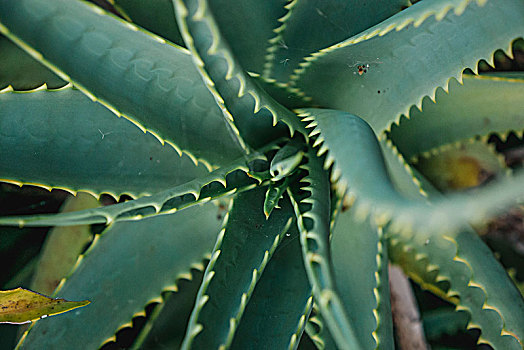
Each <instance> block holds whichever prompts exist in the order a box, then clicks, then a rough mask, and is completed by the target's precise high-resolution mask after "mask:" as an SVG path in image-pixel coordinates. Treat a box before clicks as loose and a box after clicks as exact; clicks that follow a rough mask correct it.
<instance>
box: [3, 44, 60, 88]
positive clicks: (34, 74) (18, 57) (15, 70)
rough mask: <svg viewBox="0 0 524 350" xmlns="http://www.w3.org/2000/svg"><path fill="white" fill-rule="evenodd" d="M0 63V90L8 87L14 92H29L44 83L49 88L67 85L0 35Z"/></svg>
mask: <svg viewBox="0 0 524 350" xmlns="http://www.w3.org/2000/svg"><path fill="white" fill-rule="evenodd" d="M0 62H2V65H1V67H0V90H2V89H4V88H6V87H7V86H9V85H11V86H12V87H13V89H15V90H31V89H35V88H37V87H39V86H42V85H43V84H44V83H45V84H47V86H48V87H50V88H58V87H61V86H64V85H66V84H67V83H66V82H64V81H63V80H62V79H60V78H59V77H58V76H56V75H55V74H54V73H53V72H51V71H50V70H49V69H47V68H46V67H45V66H43V65H42V64H41V63H39V62H38V61H36V60H35V59H34V58H32V57H31V56H29V55H28V54H27V53H26V52H24V50H22V49H20V48H19V47H18V46H16V45H15V44H13V43H12V42H11V41H10V40H8V39H7V38H6V37H4V36H3V35H0Z"/></svg>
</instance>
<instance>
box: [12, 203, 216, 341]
mask: <svg viewBox="0 0 524 350" xmlns="http://www.w3.org/2000/svg"><path fill="white" fill-rule="evenodd" d="M217 213H218V207H216V206H215V205H214V204H212V203H210V204H205V205H203V206H196V207H193V208H191V209H188V210H187V211H185V212H181V213H178V214H177V215H169V216H163V217H157V218H151V219H148V220H144V221H140V222H132V223H118V224H115V225H113V226H110V227H109V228H108V229H107V230H106V232H105V233H104V234H103V235H102V236H99V237H98V238H97V239H96V240H95V241H94V242H93V243H92V245H91V247H90V248H89V250H88V251H87V252H86V253H85V255H84V256H82V257H81V259H79V261H78V262H77V267H76V269H75V271H74V272H73V274H72V275H71V276H70V277H69V278H67V280H66V281H65V283H64V284H63V285H62V286H61V288H60V289H59V291H60V295H61V296H63V297H65V298H70V299H73V298H75V299H78V298H83V297H89V299H90V300H92V303H91V304H90V306H89V307H88V308H83V309H79V310H78V311H77V312H72V313H70V314H66V315H63V316H64V317H60V318H58V317H57V318H55V319H49V320H46V321H50V322H42V323H40V322H39V323H37V324H36V326H35V327H33V328H31V329H30V330H29V333H28V335H27V336H26V337H25V339H24V340H23V342H22V345H21V349H31V348H35V347H38V348H96V347H99V346H100V345H101V344H102V343H104V342H106V341H109V340H110V339H112V338H113V335H114V334H115V333H116V331H117V330H118V329H119V328H120V327H122V326H124V324H126V323H128V322H130V321H131V319H132V318H133V316H135V315H137V314H140V313H142V314H143V308H144V307H145V305H146V304H148V303H149V302H150V301H151V300H153V299H157V298H158V297H159V296H160V294H161V292H162V291H163V290H169V289H173V288H175V285H176V280H177V279H178V278H180V277H181V276H184V275H185V274H187V273H188V271H189V270H190V268H191V266H192V265H193V264H201V261H202V259H203V257H204V256H205V255H206V254H209V253H210V252H211V250H212V246H213V241H214V239H215V237H216V236H217V234H218V232H219V231H220V225H221V220H217ZM195 225H198V227H199V229H198V230H195ZM122 262H125V263H122ZM49 332H52V333H53V336H49Z"/></svg>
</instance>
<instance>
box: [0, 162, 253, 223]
mask: <svg viewBox="0 0 524 350" xmlns="http://www.w3.org/2000/svg"><path fill="white" fill-rule="evenodd" d="M258 183H259V181H257V180H255V179H253V178H252V177H250V176H249V175H248V169H247V166H246V165H245V159H244V158H242V159H241V160H239V161H237V162H236V163H233V164H231V165H230V166H228V167H222V168H220V169H217V170H215V171H213V172H211V173H209V174H207V175H205V176H201V177H200V178H197V179H195V180H192V181H189V182H187V183H185V184H183V185H179V186H175V187H173V188H171V189H168V190H165V191H162V192H158V193H157V194H155V195H152V196H145V197H141V198H138V199H135V200H132V201H128V202H124V203H118V204H114V205H111V206H106V207H103V208H95V209H87V210H81V211H77V212H73V213H61V214H42V215H28V216H4V217H0V225H16V226H24V225H26V226H68V225H82V224H110V223H114V222H117V221H132V220H140V219H143V218H146V217H151V216H156V215H165V214H172V213H174V212H176V211H178V210H180V209H184V208H187V207H189V206H192V205H195V204H197V203H203V202H208V201H210V200H212V199H216V198H219V197H221V196H227V195H231V194H234V193H236V192H238V191H244V190H248V189H252V188H254V187H256V186H257V184H258Z"/></svg>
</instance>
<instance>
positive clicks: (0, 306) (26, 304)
mask: <svg viewBox="0 0 524 350" xmlns="http://www.w3.org/2000/svg"><path fill="white" fill-rule="evenodd" d="M89 303H90V301H89V300H84V301H67V300H65V299H53V298H49V297H46V296H45V295H42V294H38V293H35V292H33V291H30V290H27V289H23V288H16V289H11V290H0V323H15V324H20V323H28V322H31V321H35V320H38V319H39V318H44V317H47V316H52V315H57V314H61V313H64V312H66V311H69V310H73V309H76V308H78V307H82V306H85V305H87V304H89Z"/></svg>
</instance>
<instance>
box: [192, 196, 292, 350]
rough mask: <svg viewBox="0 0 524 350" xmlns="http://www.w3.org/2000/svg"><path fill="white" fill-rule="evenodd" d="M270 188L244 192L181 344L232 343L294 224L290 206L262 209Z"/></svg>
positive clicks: (205, 346) (222, 235)
mask: <svg viewBox="0 0 524 350" xmlns="http://www.w3.org/2000/svg"><path fill="white" fill-rule="evenodd" d="M265 190H266V188H257V189H254V190H252V191H248V192H244V193H241V194H239V195H238V196H237V197H236V198H235V199H234V201H233V207H232V208H231V210H230V212H229V214H228V216H227V217H226V219H225V222H226V224H225V226H224V228H223V230H222V231H221V232H220V234H219V236H218V239H217V243H216V245H215V248H214V250H213V253H212V256H211V261H210V262H209V264H208V266H207V268H206V272H205V274H204V282H203V283H202V285H201V287H200V290H199V291H198V296H197V300H196V302H195V308H194V309H193V312H192V314H191V318H190V320H189V324H188V328H187V332H186V337H185V339H184V342H183V343H182V349H189V348H194V349H216V348H220V347H223V348H227V347H229V346H230V344H231V341H232V340H233V337H234V335H235V333H236V331H237V326H238V323H239V322H240V319H241V318H242V315H243V313H244V310H245V308H246V306H247V303H248V302H249V300H250V298H251V294H252V293H253V290H254V288H255V285H256V283H257V281H258V279H259V278H260V276H261V275H262V273H263V271H264V269H265V267H266V264H267V263H268V261H269V260H270V259H271V256H272V255H273V253H274V251H275V249H276V247H277V246H278V243H279V242H280V240H281V239H282V236H283V235H284V233H285V232H287V230H288V229H289V226H290V224H291V223H292V218H293V217H292V215H293V210H292V208H291V205H289V204H288V205H285V206H283V208H282V209H280V210H279V209H275V211H274V212H273V215H271V217H270V218H269V219H266V217H265V216H264V213H263V203H264V194H265Z"/></svg>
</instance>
